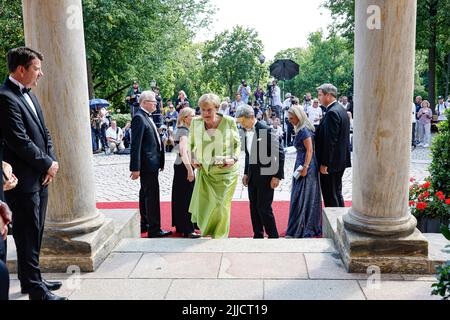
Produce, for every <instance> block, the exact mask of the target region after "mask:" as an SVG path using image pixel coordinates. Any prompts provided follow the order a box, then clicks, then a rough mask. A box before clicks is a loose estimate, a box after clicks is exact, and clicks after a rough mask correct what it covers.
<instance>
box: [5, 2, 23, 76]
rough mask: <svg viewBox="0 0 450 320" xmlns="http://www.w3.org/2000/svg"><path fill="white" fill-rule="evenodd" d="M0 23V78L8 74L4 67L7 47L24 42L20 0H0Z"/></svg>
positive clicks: (20, 44) (21, 44)
mask: <svg viewBox="0 0 450 320" xmlns="http://www.w3.org/2000/svg"><path fill="white" fill-rule="evenodd" d="M0 25H1V26H2V32H1V35H0V57H2V58H1V59H2V60H1V61H2V62H1V63H0V79H1V80H2V81H3V79H5V78H6V76H7V75H8V74H9V72H8V70H7V68H6V59H5V58H4V57H6V54H7V52H8V50H9V49H11V48H14V47H19V46H23V45H24V44H25V40H24V35H23V32H24V31H23V23H22V1H20V0H0Z"/></svg>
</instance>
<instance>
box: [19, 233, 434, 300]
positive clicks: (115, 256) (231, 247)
mask: <svg viewBox="0 0 450 320" xmlns="http://www.w3.org/2000/svg"><path fill="white" fill-rule="evenodd" d="M44 278H46V279H58V280H62V281H64V286H63V288H62V289H61V290H60V291H58V292H57V293H59V294H61V295H65V296H68V297H69V299H71V300H99V299H101V300H122V299H131V300H163V299H167V300H250V301H251V300H304V299H307V300H314V299H320V300H386V299H387V300H389V299H405V300H426V299H439V298H438V297H436V296H431V295H430V293H431V285H432V284H433V282H435V278H434V277H432V276H414V275H371V276H369V275H367V274H348V273H346V272H345V270H344V268H343V265H342V262H341V260H340V258H339V255H338V253H337V252H336V250H335V248H334V246H333V243H332V240H330V239H307V240H305V239H277V240H268V239H266V240H262V241H258V240H253V239H227V240H210V239H196V240H190V239H139V240H138V239H126V240H123V241H122V242H121V243H120V244H119V245H118V246H117V247H116V249H115V250H114V252H113V253H111V255H110V256H109V257H108V258H107V260H106V261H105V262H104V263H103V264H102V265H101V267H100V268H99V269H98V270H97V271H96V272H95V273H88V274H81V275H75V276H69V275H66V274H47V275H44ZM13 279H14V280H12V288H11V298H12V299H18V300H23V299H27V296H24V295H21V294H20V292H19V291H20V284H19V281H18V280H17V277H16V276H15V275H13Z"/></svg>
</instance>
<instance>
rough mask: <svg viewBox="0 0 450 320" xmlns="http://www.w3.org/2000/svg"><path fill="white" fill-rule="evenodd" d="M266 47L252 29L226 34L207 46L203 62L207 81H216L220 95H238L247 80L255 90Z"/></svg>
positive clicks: (219, 35)
mask: <svg viewBox="0 0 450 320" xmlns="http://www.w3.org/2000/svg"><path fill="white" fill-rule="evenodd" d="M262 51H263V44H262V41H261V40H260V39H258V33H257V32H256V31H255V30H253V29H250V28H244V27H241V26H236V27H235V28H233V30H231V31H229V30H227V31H225V32H222V33H220V34H218V35H216V37H215V38H214V39H213V40H211V41H207V42H206V43H205V47H204V49H203V52H202V60H203V62H204V68H205V73H204V75H205V80H206V81H210V82H212V86H213V88H214V89H216V92H217V93H219V94H222V95H229V96H230V97H232V96H234V94H235V93H236V91H237V88H238V86H239V84H240V82H241V80H242V79H246V80H247V82H248V84H249V85H250V86H251V89H252V91H254V89H255V88H254V85H253V86H252V84H253V83H256V80H257V78H258V77H259V74H260V70H259V62H258V57H259V56H260V55H261V53H262Z"/></svg>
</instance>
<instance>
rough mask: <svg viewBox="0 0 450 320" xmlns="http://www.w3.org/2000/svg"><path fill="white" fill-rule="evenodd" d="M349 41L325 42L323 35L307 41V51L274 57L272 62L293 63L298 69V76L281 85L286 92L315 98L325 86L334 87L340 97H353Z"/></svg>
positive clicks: (336, 38)
mask: <svg viewBox="0 0 450 320" xmlns="http://www.w3.org/2000/svg"><path fill="white" fill-rule="evenodd" d="M347 46H348V41H347V40H346V39H344V38H343V37H340V36H338V35H336V34H331V35H330V36H329V37H328V38H326V39H325V38H324V36H323V33H322V32H313V33H311V34H310V35H309V37H308V46H307V47H306V48H297V49H288V50H284V51H281V52H279V53H277V54H276V55H275V59H286V58H287V59H292V60H294V61H295V62H297V63H298V64H299V65H300V73H299V75H298V76H297V77H295V78H294V79H293V80H290V81H286V83H285V84H284V86H285V90H284V91H285V92H287V91H289V92H291V93H292V94H294V95H296V96H303V95H304V94H305V93H306V92H311V93H313V94H314V92H316V88H317V87H318V86H320V85H321V84H323V83H325V82H330V83H333V84H334V85H336V86H337V88H338V89H339V92H340V93H341V94H345V95H352V91H353V54H352V53H350V52H349V51H348V50H347Z"/></svg>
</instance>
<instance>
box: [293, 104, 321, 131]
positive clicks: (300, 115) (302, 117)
mask: <svg viewBox="0 0 450 320" xmlns="http://www.w3.org/2000/svg"><path fill="white" fill-rule="evenodd" d="M288 112H289V113H290V114H293V115H294V116H296V117H297V119H298V124H297V125H296V126H295V127H294V131H295V133H296V134H297V133H299V131H300V130H302V129H303V128H304V127H307V128H308V129H309V130H311V131H313V132H314V131H315V128H314V126H313V125H312V123H311V121H309V119H308V116H307V115H306V112H305V111H304V110H303V108H302V107H300V106H292V107H290V108H289V111H288Z"/></svg>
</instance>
